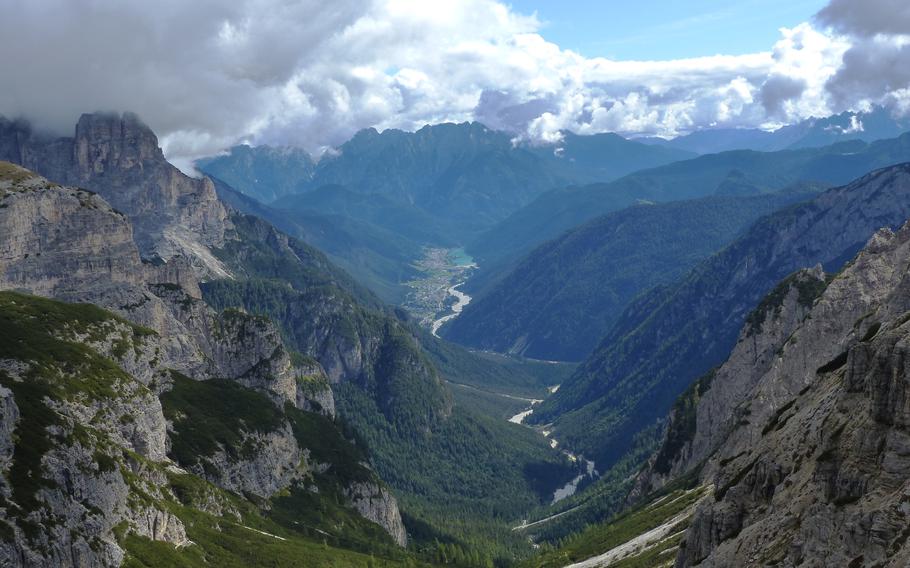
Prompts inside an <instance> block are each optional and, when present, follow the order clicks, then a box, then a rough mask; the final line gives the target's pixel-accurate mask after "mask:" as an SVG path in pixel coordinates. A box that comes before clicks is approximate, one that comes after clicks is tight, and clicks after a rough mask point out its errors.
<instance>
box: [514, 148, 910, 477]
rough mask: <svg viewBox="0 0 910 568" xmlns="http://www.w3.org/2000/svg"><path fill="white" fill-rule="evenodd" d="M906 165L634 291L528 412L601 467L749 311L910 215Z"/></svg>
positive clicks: (834, 266)
mask: <svg viewBox="0 0 910 568" xmlns="http://www.w3.org/2000/svg"><path fill="white" fill-rule="evenodd" d="M908 172H910V170H908V167H907V166H906V165H900V166H893V167H890V168H885V169H883V170H878V171H876V172H874V173H871V174H868V175H866V176H864V177H862V178H860V179H859V180H857V181H855V182H853V183H851V184H848V185H846V186H842V187H838V188H834V189H831V190H828V191H826V192H824V193H822V194H821V195H819V196H818V197H816V198H815V199H813V200H811V201H808V202H806V203H803V204H800V205H798V206H796V207H793V208H790V209H786V210H783V211H781V212H778V213H775V214H772V215H770V216H768V217H766V218H764V219H762V220H760V221H758V222H757V223H756V224H755V225H754V226H753V227H752V228H750V229H749V230H748V231H746V232H745V234H743V236H741V237H740V238H739V239H737V240H736V241H735V242H733V243H732V244H731V245H729V246H728V247H726V248H725V249H724V250H722V251H720V252H719V253H717V254H716V255H714V256H712V257H710V258H708V259H706V260H704V261H702V262H701V263H700V264H699V265H697V266H696V267H695V268H693V269H692V270H691V271H690V272H689V273H688V274H687V275H686V276H684V277H683V278H682V279H681V280H679V281H678V282H677V283H674V284H671V285H668V286H659V287H657V288H655V289H653V290H652V291H650V292H648V293H646V294H643V295H641V296H640V297H639V298H637V299H636V300H635V301H633V302H632V303H631V305H630V306H629V307H628V308H627V309H626V310H625V311H624V313H623V314H622V315H621V316H620V318H619V319H618V321H617V323H616V325H615V326H614V327H613V328H612V329H611V330H610V332H609V333H608V334H607V335H606V336H605V337H604V338H603V340H602V341H601V342H600V344H599V345H598V347H596V348H595V350H594V351H593V352H592V354H591V356H589V357H588V358H587V359H586V360H585V361H584V362H583V363H582V364H581V365H580V366H579V369H578V371H577V373H576V374H575V375H574V376H573V377H572V378H571V379H569V380H568V381H566V382H564V383H563V384H562V386H561V387H560V389H559V391H558V392H556V393H555V394H554V395H553V396H552V397H550V398H548V399H547V400H545V401H544V402H543V403H541V405H540V406H539V407H538V408H536V410H535V412H534V414H533V415H532V416H531V417H530V419H531V420H533V421H534V422H535V423H539V424H548V423H551V422H552V425H551V426H550V427H551V428H553V430H554V431H555V432H556V433H558V434H559V435H561V436H562V437H564V438H565V439H566V441H567V443H569V444H570V445H571V447H573V448H576V449H578V450H579V451H581V452H583V453H584V454H585V455H587V456H589V457H592V458H593V459H595V461H597V462H598V464H599V465H600V466H601V467H608V466H609V464H611V463H615V462H616V461H617V460H619V459H620V458H621V457H622V455H623V453H624V452H626V451H628V449H629V448H630V443H631V441H632V439H633V436H634V435H635V434H636V433H637V432H640V431H642V430H643V429H645V428H648V427H650V426H651V425H653V424H654V423H655V422H656V421H658V420H659V419H661V417H662V416H663V415H664V414H666V412H667V411H669V410H670V408H671V406H672V405H673V402H674V400H675V399H676V397H677V396H679V395H680V394H681V393H682V392H683V391H685V390H686V388H688V386H689V385H690V384H692V383H693V382H694V381H695V380H696V379H697V378H698V377H700V376H701V375H703V374H705V373H707V372H708V371H710V370H711V369H712V368H713V367H714V366H716V365H718V364H720V363H722V362H723V361H724V359H725V358H726V357H727V355H728V354H729V353H730V350H731V349H732V348H733V346H734V344H735V342H736V336H737V333H738V332H739V330H740V328H741V327H742V325H743V323H744V322H745V321H746V318H747V316H748V315H749V313H750V312H751V311H752V310H753V309H754V308H755V307H756V306H757V305H758V303H759V301H760V300H761V299H762V298H763V297H764V296H765V294H767V293H768V292H770V291H771V290H772V289H773V288H774V286H775V285H776V284H777V283H778V282H779V281H781V280H782V279H783V278H784V277H786V276H787V275H788V274H790V273H792V272H793V271H795V270H798V269H800V268H802V267H807V266H809V267H811V266H815V265H817V264H820V265H821V266H823V267H824V269H825V270H826V271H829V272H837V271H838V270H840V269H841V267H843V265H844V264H845V263H846V262H847V261H849V260H850V259H851V258H852V257H853V256H854V255H855V254H856V252H857V251H858V250H859V249H860V248H861V247H862V246H863V244H864V243H865V242H866V241H867V240H868V239H869V238H870V237H871V236H872V235H873V234H874V233H875V232H876V231H877V230H878V229H880V228H882V227H892V228H897V227H899V226H901V225H902V224H903V223H904V221H905V220H906V219H907V218H908V217H910V177H908Z"/></svg>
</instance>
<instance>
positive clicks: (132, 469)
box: [0, 295, 186, 568]
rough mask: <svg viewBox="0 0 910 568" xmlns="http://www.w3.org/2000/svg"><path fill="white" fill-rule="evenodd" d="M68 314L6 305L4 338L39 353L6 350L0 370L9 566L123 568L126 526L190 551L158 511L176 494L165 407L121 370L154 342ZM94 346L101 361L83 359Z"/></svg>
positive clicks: (93, 355)
mask: <svg viewBox="0 0 910 568" xmlns="http://www.w3.org/2000/svg"><path fill="white" fill-rule="evenodd" d="M57 306H60V304H52V303H49V302H44V301H39V300H34V299H33V298H32V297H29V296H17V295H4V296H2V298H0V310H2V311H3V316H0V317H2V325H4V326H5V332H6V333H7V334H9V337H12V338H16V337H17V336H23V335H24V336H25V337H28V338H29V340H30V341H33V342H35V343H36V345H33V346H22V345H20V346H9V345H7V346H6V347H5V348H4V349H3V350H4V352H5V353H6V354H7V355H8V356H10V358H7V359H4V360H3V361H2V362H0V369H2V370H0V383H2V385H3V387H0V390H2V392H0V411H2V417H0V510H2V513H0V519H2V523H3V529H4V535H5V536H4V537H3V538H0V564H2V565H4V566H36V567H44V566H46V567H48V568H50V567H80V566H116V565H119V564H120V562H121V561H122V559H123V550H122V549H121V548H120V546H119V544H118V543H117V541H116V539H115V538H114V536H113V533H114V527H117V526H121V527H123V529H124V530H125V531H129V532H132V533H134V534H137V535H142V536H144V537H147V538H151V539H154V540H159V541H165V542H169V543H171V544H174V545H181V544H184V543H186V533H185V529H184V525H183V523H182V522H181V521H180V520H179V519H178V518H177V517H175V516H174V515H173V514H172V513H170V512H169V511H168V510H167V509H166V508H165V507H163V506H161V505H160V504H159V501H161V500H164V499H165V498H166V497H167V496H168V495H169V491H170V490H169V489H168V487H167V482H166V476H165V475H164V471H163V466H162V465H161V464H162V461H161V460H164V459H165V451H166V427H165V420H164V416H163V415H162V412H161V404H160V402H159V400H158V397H157V396H155V395H154V394H153V393H152V392H151V391H150V390H149V389H148V388H147V386H146V385H144V384H143V383H142V382H140V381H138V380H137V379H136V378H135V377H133V376H130V375H129V374H128V373H126V372H124V371H123V370H122V369H121V368H119V367H117V366H115V365H114V364H112V363H110V361H112V360H116V358H117V357H119V356H121V355H123V354H125V353H127V352H130V353H141V352H145V353H146V356H149V355H150V354H151V353H152V352H153V351H154V349H155V341H154V337H152V336H146V335H145V334H144V332H142V331H141V330H140V329H138V328H135V327H134V326H131V325H130V324H127V323H125V322H122V321H120V320H117V319H114V317H113V316H110V315H108V316H107V319H100V318H99V317H97V316H98V315H99V314H100V310H96V309H95V308H92V307H81V308H74V309H73V310H72V313H69V311H68V310H67V311H66V312H64V311H60V310H61V309H60V308H58V307H57ZM64 314H66V315H64ZM88 337H91V338H92V340H91V343H92V344H93V345H94V346H96V347H97V348H98V349H100V351H95V350H82V348H81V347H79V346H80V345H84V343H83V340H84V339H85V338H88ZM39 345H40V347H39ZM105 347H108V348H110V350H108V351H105V350H104V349H105ZM17 351H18V352H19V353H20V354H19V355H14V353H15V352H17ZM64 353H68V354H70V357H72V358H71V359H70V360H68V361H63V360H61V359H60V358H59V357H60V356H61V354H64ZM75 354H78V355H75ZM138 495H145V496H146V497H145V498H144V499H137V496H138Z"/></svg>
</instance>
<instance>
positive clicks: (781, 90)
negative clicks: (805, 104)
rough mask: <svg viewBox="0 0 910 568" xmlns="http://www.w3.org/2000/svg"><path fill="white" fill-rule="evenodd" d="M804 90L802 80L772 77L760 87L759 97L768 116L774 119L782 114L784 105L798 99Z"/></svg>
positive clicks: (783, 76) (779, 76)
mask: <svg viewBox="0 0 910 568" xmlns="http://www.w3.org/2000/svg"><path fill="white" fill-rule="evenodd" d="M805 90H806V82H805V81H804V80H802V79H798V78H794V77H788V76H786V75H772V76H771V77H769V78H768V80H767V81H765V83H764V84H763V85H762V86H761V91H760V93H759V96H760V98H761V104H762V106H763V107H765V112H767V113H768V116H771V117H775V116H780V115H781V113H783V111H784V103H786V102H787V101H790V100H793V99H798V98H799V97H801V96H802V94H803V92H804V91H805Z"/></svg>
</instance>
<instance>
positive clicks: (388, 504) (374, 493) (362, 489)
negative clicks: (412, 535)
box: [345, 482, 408, 546]
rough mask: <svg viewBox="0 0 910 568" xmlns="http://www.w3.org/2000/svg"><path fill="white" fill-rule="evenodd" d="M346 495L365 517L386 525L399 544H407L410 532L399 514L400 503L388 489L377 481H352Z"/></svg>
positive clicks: (393, 538)
mask: <svg viewBox="0 0 910 568" xmlns="http://www.w3.org/2000/svg"><path fill="white" fill-rule="evenodd" d="M345 495H346V496H347V498H348V499H349V500H350V502H351V504H352V505H353V507H354V508H355V509H356V510H357V512H359V513H360V514H361V515H362V516H363V517H364V518H367V519H370V520H371V521H373V522H374V523H376V524H378V525H379V526H381V527H384V528H385V529H386V530H387V531H388V532H389V534H390V535H391V536H392V540H394V541H395V542H396V543H398V545H399V546H406V545H407V543H408V533H407V531H406V530H405V528H404V523H402V522H401V515H399V514H398V503H397V502H396V501H395V497H394V496H393V495H392V494H391V493H390V492H389V490H388V489H386V488H385V487H382V486H381V485H378V484H376V483H364V482H360V483H352V484H351V485H349V486H348V487H347V488H345Z"/></svg>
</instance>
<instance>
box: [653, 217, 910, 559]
mask: <svg viewBox="0 0 910 568" xmlns="http://www.w3.org/2000/svg"><path fill="white" fill-rule="evenodd" d="M908 265H910V224H906V225H904V226H903V227H902V228H900V229H899V230H897V231H892V230H890V229H883V230H881V231H879V232H878V233H876V234H875V235H874V236H873V237H872V238H871V239H870V240H869V241H868V243H867V245H866V246H865V248H864V249H863V250H862V252H861V253H860V254H859V255H858V256H857V257H856V259H855V260H854V261H853V262H852V263H850V264H849V265H848V266H847V267H846V268H845V269H844V270H843V271H842V272H841V273H839V274H838V275H836V276H834V277H827V278H822V276H821V274H820V272H818V271H805V272H802V273H798V274H797V275H795V276H793V277H791V278H789V279H788V280H787V281H785V282H784V284H782V286H781V287H779V288H778V289H777V290H776V291H775V292H773V293H772V294H771V295H769V296H768V298H767V299H766V301H765V302H764V303H763V304H762V306H761V307H760V308H759V309H758V310H756V312H754V313H753V316H752V317H751V318H750V321H748V322H747V323H746V326H745V328H744V329H743V332H742V333H741V335H740V340H739V342H738V343H737V346H736V348H735V349H734V351H733V353H732V355H731V356H730V358H729V359H728V361H727V362H726V363H724V365H722V366H721V367H720V368H719V369H717V371H716V372H715V373H714V374H713V379H712V380H711V381H710V382H709V384H707V385H705V386H704V388H703V389H700V391H699V396H698V397H697V399H696V400H695V402H694V405H693V408H692V410H691V412H690V413H689V426H690V427H689V428H688V430H687V434H686V435H681V436H679V437H678V438H677V439H676V440H675V441H671V439H670V438H671V437H672V436H669V437H668V440H667V442H666V443H665V444H664V448H663V450H662V451H666V450H668V446H670V445H672V446H675V450H676V451H673V452H670V459H669V460H668V463H669V467H666V468H665V470H666V471H665V472H664V473H666V472H669V474H670V476H671V477H672V476H673V475H676V476H677V477H678V476H679V475H681V474H683V473H685V471H686V470H688V471H696V472H698V475H699V476H700V477H701V480H702V481H703V482H704V483H705V484H710V485H713V486H714V487H715V493H714V497H713V498H712V499H708V500H707V501H706V502H705V503H704V504H703V505H702V506H701V507H700V508H699V509H698V510H697V512H696V514H695V516H694V518H693V520H692V523H691V527H690V528H689V530H688V532H687V534H686V536H685V539H684V541H683V544H682V545H681V546H680V550H679V553H678V555H677V560H676V565H677V566H679V567H684V566H718V567H719V566H745V565H766V564H774V565H781V566H796V565H805V566H906V565H908V562H910V546H908V542H907V538H906V526H907V525H908V523H910V509H908V508H907V506H906V503H907V502H908V501H910V460H908V458H907V456H908V455H910V420H908V418H907V417H908V416H910V397H908V396H907V393H908V392H910V368H908V367H907V365H906V361H907V359H908V355H910V348H908V345H910V273H908V270H907V267H908ZM681 418H682V417H681V415H675V416H674V417H673V421H674V422H675V424H671V426H670V431H671V432H673V431H674V429H675V428H677V429H678V427H679V426H680V424H681ZM683 430H686V429H685V428H683ZM671 449H672V448H671ZM656 467H657V466H656V464H655V463H653V462H652V466H651V470H652V472H651V473H650V474H647V475H650V476H651V477H652V479H653V478H655V473H654V471H653V470H654V469H655V468H656ZM657 473H658V474H660V473H661V472H657Z"/></svg>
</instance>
